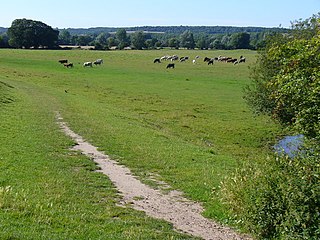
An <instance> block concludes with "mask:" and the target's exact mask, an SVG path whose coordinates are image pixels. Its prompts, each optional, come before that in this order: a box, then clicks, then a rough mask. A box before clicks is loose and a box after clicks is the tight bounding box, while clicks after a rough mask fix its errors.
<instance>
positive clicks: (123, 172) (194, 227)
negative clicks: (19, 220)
mask: <svg viewBox="0 0 320 240" xmlns="http://www.w3.org/2000/svg"><path fill="white" fill-rule="evenodd" d="M57 120H58V124H59V125H60V127H61V129H62V130H63V131H64V132H65V134H66V135H68V136H70V137H71V138H72V139H73V140H74V141H75V142H76V143H77V145H76V146H75V147H73V149H74V150H79V151H81V152H82V153H83V154H85V155H86V156H88V157H90V158H92V159H93V161H94V162H96V163H97V164H98V166H99V167H100V168H101V170H99V171H101V172H102V173H103V174H106V175H107V176H108V177H109V178H110V180H111V181H112V182H113V184H114V185H115V186H116V188H117V189H118V190H119V192H120V193H121V194H122V197H123V201H124V203H125V204H131V206H132V207H133V208H134V209H137V210H141V211H144V212H145V213H146V214H147V215H149V216H151V217H154V218H160V219H164V220H166V221H168V222H171V223H172V224H173V226H174V227H175V228H176V229H178V230H180V231H183V232H186V233H188V234H190V235H193V236H196V237H201V238H203V239H212V240H215V239H221V240H240V239H249V238H248V237H245V236H241V235H240V234H238V233H236V232H235V231H233V230H232V229H230V228H227V227H224V226H221V225H219V224H217V223H215V222H213V221H210V220H208V219H206V218H204V217H203V216H202V215H201V212H202V211H203V209H202V207H201V206H200V204H198V203H196V202H192V201H190V200H188V199H186V198H184V197H182V193H180V192H178V191H171V192H169V193H168V194H164V193H162V192H161V191H160V190H155V189H152V188H151V187H149V186H147V185H145V184H143V183H142V182H140V181H139V180H138V179H136V178H135V177H134V176H133V175H132V173H131V172H130V170H129V169H128V168H126V167H124V166H121V165H119V164H118V163H117V162H116V161H114V160H112V159H110V158H109V156H108V155H105V154H104V153H102V152H100V151H98V150H97V148H96V147H95V146H93V145H91V144H90V143H88V142H86V141H85V140H84V139H83V138H82V137H81V136H79V135H78V134H76V133H74V132H73V131H72V130H71V129H70V128H69V127H68V126H67V124H66V123H65V122H63V119H62V117H61V116H60V115H59V114H57Z"/></svg>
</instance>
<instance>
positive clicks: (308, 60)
mask: <svg viewBox="0 0 320 240" xmlns="http://www.w3.org/2000/svg"><path fill="white" fill-rule="evenodd" d="M319 25H320V19H319V15H315V16H313V17H312V18H310V19H307V20H306V21H303V22H295V23H294V25H293V31H292V32H290V33H287V34H276V35H274V36H272V37H270V39H269V40H268V44H267V47H266V48H265V49H264V50H263V51H262V52H261V54H260V57H259V58H258V61H257V65H256V67H255V68H254V69H253V75H252V76H253V84H252V85H251V86H250V87H248V89H247V95H246V99H247V101H248V103H249V104H250V105H251V106H252V107H253V108H254V109H256V110H257V111H258V112H265V113H268V114H270V115H272V116H273V117H274V118H275V119H278V120H279V121H280V122H281V123H283V124H285V125H292V126H294V127H296V128H297V129H298V131H300V132H301V133H303V134H305V135H306V136H308V137H310V138H319V140H320V137H319V135H320V121H319V119H320V71H319V62H320V52H319V49H320V29H319Z"/></svg>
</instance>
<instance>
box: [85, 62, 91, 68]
mask: <svg viewBox="0 0 320 240" xmlns="http://www.w3.org/2000/svg"><path fill="white" fill-rule="evenodd" d="M83 67H92V62H85V63H83Z"/></svg>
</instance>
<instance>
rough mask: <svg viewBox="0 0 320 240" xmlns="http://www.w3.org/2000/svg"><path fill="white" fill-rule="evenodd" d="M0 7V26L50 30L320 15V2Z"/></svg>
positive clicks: (24, 2) (14, 1) (271, 23)
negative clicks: (22, 22)
mask: <svg viewBox="0 0 320 240" xmlns="http://www.w3.org/2000/svg"><path fill="white" fill-rule="evenodd" d="M0 6H1V10H0V26H1V27H10V26H11V23H12V21H13V20H14V19H17V18H27V19H32V20H38V21H42V22H44V23H46V24H48V25H50V26H52V27H54V28H56V27H58V28H68V27H73V28H87V27H134V26H177V25H178V26H179V25H188V26H216V25H220V26H244V27H246V26H261V27H278V26H279V25H280V24H281V25H282V26H283V27H289V26H290V22H291V21H293V20H298V19H306V18H309V17H311V16H312V15H313V14H316V13H319V12H320V0H140V1H135V0H111V1H109V0H101V1H100V0H89V1H88V0H85V1H84V0H64V1H61V0H54V1H53V0H47V1H46V0H41V1H36V0H6V1H2V2H1V5H0Z"/></svg>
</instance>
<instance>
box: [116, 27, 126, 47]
mask: <svg viewBox="0 0 320 240" xmlns="http://www.w3.org/2000/svg"><path fill="white" fill-rule="evenodd" d="M116 38H117V40H118V42H119V44H118V48H119V49H123V48H125V47H127V46H128V45H129V38H128V36H127V31H126V30H125V29H124V28H120V29H119V30H118V31H117V32H116Z"/></svg>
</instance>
